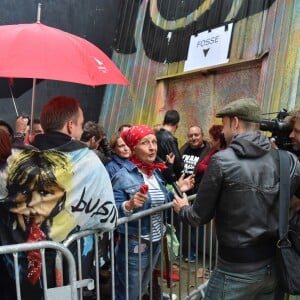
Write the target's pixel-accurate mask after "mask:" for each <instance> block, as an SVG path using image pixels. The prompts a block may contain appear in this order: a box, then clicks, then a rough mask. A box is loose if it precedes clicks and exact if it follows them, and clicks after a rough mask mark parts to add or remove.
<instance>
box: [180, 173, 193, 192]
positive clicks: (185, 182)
mask: <svg viewBox="0 0 300 300" xmlns="http://www.w3.org/2000/svg"><path fill="white" fill-rule="evenodd" d="M184 176H185V174H184V173H183V174H182V175H181V176H180V178H179V179H178V186H179V188H180V190H181V191H182V192H186V191H189V190H190V189H192V188H193V187H194V185H195V175H194V174H192V175H190V176H188V177H186V178H184Z"/></svg>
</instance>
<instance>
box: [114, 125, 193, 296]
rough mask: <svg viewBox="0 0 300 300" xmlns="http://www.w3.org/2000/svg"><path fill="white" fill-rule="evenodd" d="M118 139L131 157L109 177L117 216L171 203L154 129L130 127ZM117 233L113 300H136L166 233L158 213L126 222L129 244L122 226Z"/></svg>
mask: <svg viewBox="0 0 300 300" xmlns="http://www.w3.org/2000/svg"><path fill="white" fill-rule="evenodd" d="M121 137H122V138H123V140H124V141H125V143H126V144H127V145H128V147H129V148H130V150H131V153H132V157H131V158H130V159H129V160H128V161H126V162H125V163H124V164H123V168H122V169H120V170H119V171H118V172H117V173H116V174H115V176H114V177H113V178H112V185H113V191H114V196H115V203H116V206H117V208H118V211H119V217H124V216H130V215H132V214H133V213H136V212H141V211H144V210H147V209H150V208H154V207H157V206H160V205H162V204H164V203H167V202H170V201H172V193H169V192H168V191H167V189H166V187H165V184H166V183H165V182H164V180H163V178H162V176H161V170H164V169H166V168H167V167H166V165H165V164H163V163H155V159H156V154H157V139H156V136H155V133H154V131H153V129H151V128H149V127H148V126H146V125H139V126H132V127H130V128H129V129H128V130H126V131H124V132H122V133H121ZM192 185H193V178H189V177H188V178H186V179H184V180H183V179H182V180H181V181H179V187H180V189H181V190H182V191H183V192H184V191H186V190H188V189H190V188H191V187H192ZM118 231H119V240H118V242H117V245H116V256H115V268H116V269H115V286H116V300H121V299H126V293H127V291H128V299H133V300H135V299H138V296H139V291H140V282H141V294H142V295H143V294H145V293H146V291H147V288H148V284H149V281H150V276H151V274H152V271H153V268H154V266H155V264H156V262H157V260H158V257H159V254H160V251H161V238H162V234H161V233H162V232H164V231H165V226H164V224H163V220H162V219H161V213H160V212H158V213H155V214H152V215H151V216H150V217H149V216H147V217H143V218H142V219H141V220H140V221H138V220H136V221H131V222H129V223H128V245H126V240H125V225H124V224H122V225H119V227H118ZM139 242H140V243H139ZM127 250H128V265H127V266H126V264H127V260H126V255H125V253H126V251H127ZM139 259H140V262H139ZM126 267H127V268H128V283H127V282H126V269H127V268H126ZM139 269H140V270H139Z"/></svg>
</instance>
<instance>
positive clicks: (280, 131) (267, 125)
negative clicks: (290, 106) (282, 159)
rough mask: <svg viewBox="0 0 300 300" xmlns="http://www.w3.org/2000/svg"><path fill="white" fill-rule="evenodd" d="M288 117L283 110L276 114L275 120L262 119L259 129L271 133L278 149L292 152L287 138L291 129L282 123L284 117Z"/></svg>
mask: <svg viewBox="0 0 300 300" xmlns="http://www.w3.org/2000/svg"><path fill="white" fill-rule="evenodd" d="M288 115H289V113H288V112H287V110H286V109H283V110H281V111H280V112H278V113H277V116H276V118H275V119H263V120H262V121H261V122H260V127H259V128H260V130H262V131H269V132H271V133H272V136H271V138H272V139H273V140H274V142H275V144H276V145H277V147H278V148H279V149H283V150H288V151H291V152H293V148H292V143H291V140H290V138H289V135H290V133H291V131H292V128H291V127H290V125H289V124H288V123H286V122H285V121H284V119H285V117H287V116H288Z"/></svg>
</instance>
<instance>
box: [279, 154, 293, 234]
mask: <svg viewBox="0 0 300 300" xmlns="http://www.w3.org/2000/svg"><path fill="white" fill-rule="evenodd" d="M278 155H279V172H280V186H279V240H282V239H284V238H287V233H288V219H289V205H290V198H291V197H290V181H291V180H290V171H289V170H290V161H289V155H288V153H287V152H286V151H284V150H278Z"/></svg>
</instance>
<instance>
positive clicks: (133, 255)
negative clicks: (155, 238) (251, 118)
mask: <svg viewBox="0 0 300 300" xmlns="http://www.w3.org/2000/svg"><path fill="white" fill-rule="evenodd" d="M160 251H161V243H160V242H156V243H152V253H151V248H150V244H149V243H143V242H142V241H141V244H140V246H139V242H138V241H136V240H132V239H128V285H127V284H126V259H125V253H126V252H125V237H124V235H123V234H120V237H119V241H118V243H117V246H116V258H115V291H116V300H123V299H126V291H127V290H128V299H129V300H135V299H138V296H139V290H140V284H141V294H142V295H143V294H145V293H146V292H147V289H148V285H149V282H150V279H151V276H152V271H153V269H154V267H155V265H156V263H157V260H158V257H159V254H160ZM139 252H140V253H141V273H140V272H139ZM151 255H152V265H151V264H150V257H151Z"/></svg>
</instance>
